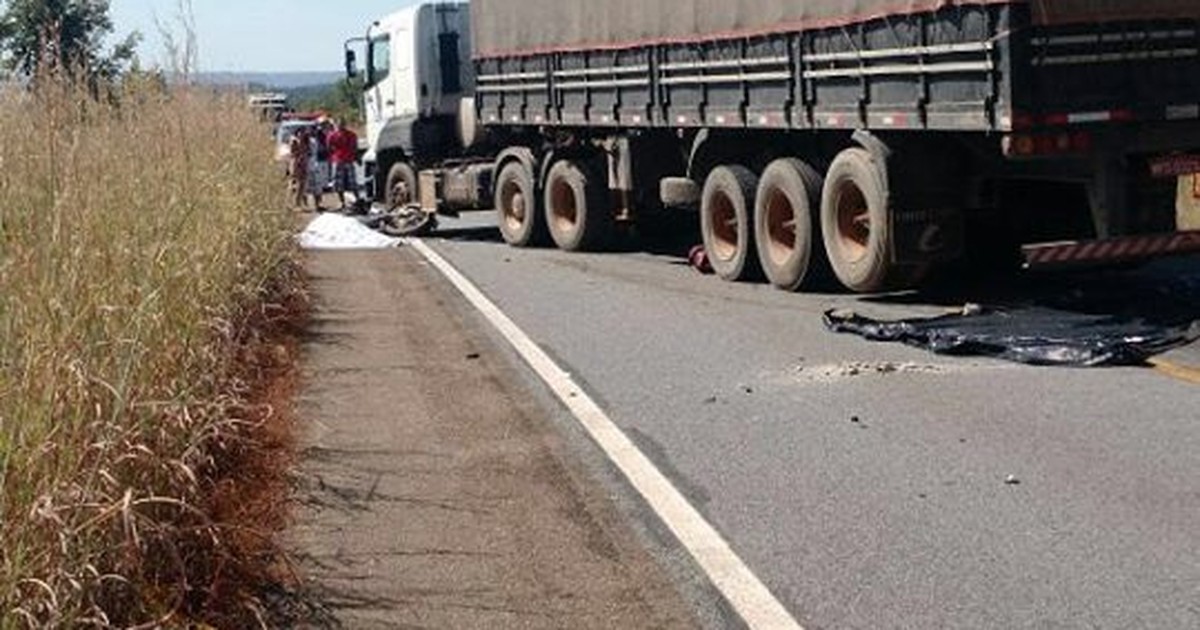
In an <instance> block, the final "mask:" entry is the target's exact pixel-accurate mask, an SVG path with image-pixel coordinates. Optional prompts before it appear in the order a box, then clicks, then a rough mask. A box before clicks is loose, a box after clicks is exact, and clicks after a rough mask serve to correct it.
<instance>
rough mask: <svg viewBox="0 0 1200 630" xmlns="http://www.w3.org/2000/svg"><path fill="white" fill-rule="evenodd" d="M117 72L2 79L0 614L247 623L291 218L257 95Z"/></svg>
mask: <svg viewBox="0 0 1200 630" xmlns="http://www.w3.org/2000/svg"><path fill="white" fill-rule="evenodd" d="M29 85H32V86H35V87H32V88H31V87H29ZM80 85H82V87H79V86H80ZM118 85H119V87H114V88H112V90H110V93H106V95H104V96H103V97H99V98H98V97H97V94H96V91H95V89H94V86H88V85H86V82H77V81H70V80H66V79H53V78H49V79H48V78H46V77H40V78H39V79H38V80H36V81H34V82H33V83H31V84H28V85H26V86H21V87H17V86H13V85H11V84H10V85H9V86H8V87H7V88H0V120H3V121H5V124H4V125H0V627H3V628H10V627H11V628H15V627H47V626H50V627H74V626H80V625H98V626H110V625H111V626H130V625H136V624H149V625H160V626H185V625H188V624H193V623H196V622H198V621H203V622H207V623H212V624H214V625H220V626H224V627H234V626H238V627H240V626H244V625H247V624H248V623H249V622H251V621H253V620H254V618H255V616H256V615H257V614H258V611H259V608H260V605H259V603H258V595H259V593H258V592H256V588H257V586H260V585H261V583H262V582H263V580H269V579H270V578H271V577H272V576H269V575H266V574H265V573H267V572H269V570H270V567H271V565H272V562H273V561H274V560H273V559H274V555H273V554H274V549H273V546H272V544H271V535H272V533H273V532H272V531H271V529H272V528H273V527H279V526H281V525H282V524H283V523H282V521H283V520H284V519H283V516H284V515H285V514H286V512H285V509H284V507H283V506H281V505H278V504H277V502H275V501H274V499H277V498H278V497H279V496H281V495H283V494H285V492H281V491H280V487H281V486H282V485H284V484H285V482H286V480H285V478H284V477H283V474H284V473H283V472H281V471H283V470H284V469H285V468H286V463H281V462H278V461H266V460H264V457H265V458H267V459H269V458H271V457H273V456H276V455H278V456H279V457H284V456H285V453H286V451H287V449H286V448H285V446H286V442H287V430H286V428H283V425H282V424H281V418H283V415H282V414H284V413H285V411H286V410H285V409H284V407H285V405H283V404H280V405H274V404H273V403H275V402H281V403H282V402H285V401H286V400H287V398H288V396H287V393H286V392H282V391H280V389H279V388H280V385H279V384H278V383H279V382H280V379H279V377H280V376H281V375H283V374H285V373H286V371H287V369H288V366H290V365H291V363H292V361H291V352H292V350H291V349H290V348H289V346H288V345H287V341H286V339H287V333H288V329H287V326H288V325H289V324H290V323H294V322H295V321H296V318H297V317H298V316H299V315H300V314H302V312H303V303H302V300H301V299H300V298H299V295H300V293H299V289H298V286H299V284H300V283H299V273H298V272H297V271H296V269H297V265H296V262H295V260H296V254H295V251H294V246H293V244H292V240H291V238H290V236H289V235H290V233H291V228H292V227H293V224H292V221H293V219H292V217H291V216H289V213H288V212H287V210H286V203H285V200H284V199H283V194H284V187H283V186H282V182H281V176H280V172H279V170H278V167H277V166H276V165H274V164H273V163H271V161H270V156H271V146H270V140H269V137H268V136H269V134H268V129H267V128H266V127H265V126H263V124H262V123H260V122H259V121H257V120H256V119H255V118H254V117H253V115H252V114H251V113H250V112H249V111H248V109H247V108H246V107H245V105H244V99H243V97H241V96H238V95H230V96H227V97H225V96H219V95H215V94H213V93H211V92H203V91H197V90H191V89H187V88H180V89H169V90H168V89H167V88H165V87H164V85H163V84H162V83H161V82H159V81H156V80H153V79H145V78H143V80H139V79H138V78H137V77H136V76H131V77H130V78H129V79H128V80H126V81H124V82H123V83H121V84H118ZM281 335H282V336H281ZM284 380H285V381H286V379H284Z"/></svg>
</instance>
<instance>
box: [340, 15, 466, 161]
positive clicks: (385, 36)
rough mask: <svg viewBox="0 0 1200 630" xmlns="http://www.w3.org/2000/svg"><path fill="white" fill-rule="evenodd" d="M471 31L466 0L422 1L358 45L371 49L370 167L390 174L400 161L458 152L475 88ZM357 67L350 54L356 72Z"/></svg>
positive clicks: (367, 104)
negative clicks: (466, 104) (462, 119)
mask: <svg viewBox="0 0 1200 630" xmlns="http://www.w3.org/2000/svg"><path fill="white" fill-rule="evenodd" d="M470 28H471V18H470V11H469V6H468V5H467V4H466V3H465V2H425V3H420V4H417V5H415V6H412V7H409V8H406V9H403V10H401V11H397V12H396V13H393V14H391V15H389V16H387V17H385V18H383V19H381V20H379V21H378V22H376V23H374V24H372V25H371V26H370V28H368V30H367V34H366V36H365V38H362V39H360V40H357V41H360V42H364V43H365V46H366V49H365V52H366V58H365V59H364V63H363V66H364V68H363V74H364V80H365V87H364V91H365V93H364V96H363V106H364V112H363V114H364V117H365V119H366V125H367V140H368V142H369V145H370V146H369V149H368V151H367V154H366V156H365V158H364V160H365V162H366V163H367V165H368V168H369V170H373V171H374V172H378V173H382V174H385V175H386V174H387V173H388V170H389V168H390V166H391V165H392V164H395V163H397V162H398V161H405V162H411V161H412V160H413V159H414V157H415V156H421V158H422V159H433V158H437V157H440V156H441V154H442V153H445V152H446V151H447V150H450V149H455V148H457V145H458V144H459V143H458V142H457V141H456V140H457V137H458V133H457V128H458V119H459V115H460V110H461V107H462V106H463V99H464V97H469V96H470V95H471V94H472V93H473V92H474V87H475V73H474V69H473V67H472V64H471V33H470ZM355 65H356V55H355V54H354V53H353V52H352V51H349V50H348V51H347V69H348V70H349V71H350V73H351V74H357V68H356V67H355ZM470 107H472V110H473V105H470ZM371 167H374V168H373V169H372V168H371Z"/></svg>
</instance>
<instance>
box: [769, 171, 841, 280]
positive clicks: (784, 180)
mask: <svg viewBox="0 0 1200 630" xmlns="http://www.w3.org/2000/svg"><path fill="white" fill-rule="evenodd" d="M823 186H824V181H823V180H822V179H821V176H820V174H818V173H817V171H816V169H814V168H813V167H811V166H809V165H808V164H806V163H805V162H802V161H800V160H797V159H792V158H783V159H779V160H775V161H774V162H772V163H771V164H770V165H768V166H767V170H765V171H763V174H762V177H761V178H760V179H759V182H758V191H757V193H756V195H755V199H756V202H755V206H754V236H755V242H756V243H757V244H758V260H759V263H760V264H761V265H762V269H763V273H764V274H765V275H766V276H767V280H768V281H769V282H770V283H771V284H772V285H774V286H775V287H777V288H779V289H782V290H784V291H798V290H800V289H801V288H803V287H805V286H808V285H811V284H812V281H813V280H816V279H818V278H819V277H820V276H821V275H822V273H821V272H823V271H825V270H826V268H827V267H828V263H827V262H826V256H825V247H824V243H823V242H822V238H821V221H820V212H819V210H820V207H821V191H822V188H823Z"/></svg>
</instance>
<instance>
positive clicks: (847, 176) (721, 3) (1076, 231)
mask: <svg viewBox="0 0 1200 630" xmlns="http://www.w3.org/2000/svg"><path fill="white" fill-rule="evenodd" d="M360 53H361V55H362V57H361V58H362V62H363V63H362V66H363V67H362V68H361V69H360V68H359V60H360ZM346 68H347V72H348V74H349V75H351V76H357V75H359V74H362V75H363V78H364V83H365V88H364V96H363V106H364V112H365V116H366V126H367V133H366V138H367V142H368V148H367V152H366V156H365V163H366V168H367V171H368V175H369V176H372V177H373V181H374V184H373V186H374V190H373V192H374V194H375V195H376V197H377V198H379V199H381V200H386V202H387V204H388V205H389V206H391V207H394V208H410V209H412V210H413V211H414V212H415V213H416V215H415V216H416V219H418V221H416V222H414V224H413V225H414V226H415V227H419V226H421V225H427V223H423V222H421V221H420V220H419V219H421V218H422V217H426V218H428V217H432V216H434V215H436V214H439V213H440V214H455V213H459V212H464V211H473V210H488V209H491V210H494V211H495V212H496V213H497V218H498V221H499V226H500V231H501V233H502V234H503V237H504V239H505V241H507V242H508V243H509V244H511V245H512V246H515V247H527V246H533V245H538V244H542V243H551V242H552V243H553V244H554V245H556V246H558V247H560V248H562V249H564V250H572V251H574V250H597V249H603V248H604V247H605V246H606V245H607V244H608V243H610V242H611V239H612V237H613V235H614V233H616V231H618V230H620V229H623V228H625V227H628V226H636V225H638V224H639V223H646V222H655V223H657V224H667V225H672V224H674V225H679V226H692V225H696V224H698V225H699V226H700V233H701V235H702V237H703V242H704V247H705V249H706V251H707V254H708V258H709V260H710V261H711V263H712V266H713V267H714V269H715V271H716V272H717V274H719V275H720V276H721V277H722V278H724V279H726V280H731V281H733V280H744V279H750V278H757V277H761V276H765V277H766V279H767V280H769V281H770V282H771V283H772V284H774V285H775V286H777V287H779V288H781V289H786V290H801V289H805V288H808V287H810V286H812V285H813V283H814V281H817V280H819V279H821V278H823V277H826V278H827V277H830V276H832V277H834V278H836V279H837V281H838V282H840V283H841V284H842V285H844V286H845V287H846V288H847V289H849V290H851V291H856V292H876V291H881V290H888V289H899V288H907V287H913V286H916V285H918V284H919V283H920V282H921V281H922V279H923V278H924V277H925V276H926V275H927V274H928V272H929V271H930V270H931V269H933V268H934V267H936V266H938V265H946V264H953V263H954V261H956V260H959V259H960V258H961V257H963V256H964V255H965V254H970V253H973V252H974V251H975V250H977V249H980V248H995V247H999V248H1010V247H1011V248H1012V249H1013V251H1017V252H1019V253H1020V254H1021V255H1023V256H1024V259H1025V261H1026V263H1027V264H1031V265H1071V264H1093V263H1099V262H1119V261H1130V260H1139V259H1145V258H1149V257H1154V256H1163V255H1173V254H1180V253H1186V252H1194V251H1200V232H1197V231H1194V230H1195V229H1196V228H1197V227H1200V224H1198V223H1197V222H1196V221H1195V220H1194V218H1193V217H1192V215H1193V214H1194V213H1195V210H1194V206H1195V204H1189V203H1187V202H1185V199H1184V197H1185V195H1183V194H1179V193H1180V186H1179V181H1180V178H1181V177H1191V176H1193V175H1194V174H1195V173H1197V172H1200V5H1198V3H1197V1H1196V0H1105V1H1104V2H1095V1H1093V0H1056V1H1055V2H1053V3H1048V2H1036V1H1031V0H907V1H906V2H899V3H898V2H895V1H894V0H803V1H801V0H636V1H635V0H609V1H606V2H595V1H586V0H474V1H473V2H471V3H470V4H469V5H468V4H466V3H460V2H424V3H420V4H418V5H416V6H413V7H410V8H407V9H404V10H401V11H398V12H396V13H394V14H392V15H389V16H386V17H384V18H382V19H380V20H378V21H377V22H374V23H373V24H371V25H370V26H369V28H368V29H367V32H366V33H365V35H364V36H363V37H361V38H356V39H355V40H351V41H350V42H347V50H346ZM1187 228H1191V229H1190V230H1189V229H1187ZM681 229H682V228H681Z"/></svg>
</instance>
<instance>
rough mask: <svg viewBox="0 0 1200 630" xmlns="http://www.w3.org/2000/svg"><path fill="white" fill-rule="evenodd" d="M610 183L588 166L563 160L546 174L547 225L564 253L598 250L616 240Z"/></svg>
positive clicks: (545, 204) (545, 202) (551, 235)
mask: <svg viewBox="0 0 1200 630" xmlns="http://www.w3.org/2000/svg"><path fill="white" fill-rule="evenodd" d="M605 184H606V182H605V180H604V179H603V178H601V177H600V176H599V175H598V174H596V173H595V171H593V170H591V169H589V168H588V167H587V166H586V165H585V164H584V163H582V162H579V161H575V160H561V161H559V162H556V163H555V164H554V166H553V167H551V168H550V172H549V173H548V174H547V175H546V185H545V186H544V190H545V200H544V202H543V206H544V207H545V209H546V226H547V228H549V230H550V238H552V239H554V244H555V245H558V248H559V249H561V250H563V251H568V252H577V251H595V250H598V249H603V248H604V247H606V246H607V245H608V244H609V242H610V241H611V239H612V233H613V213H612V202H611V199H610V198H609V196H608V189H607V186H606V185H605Z"/></svg>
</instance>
